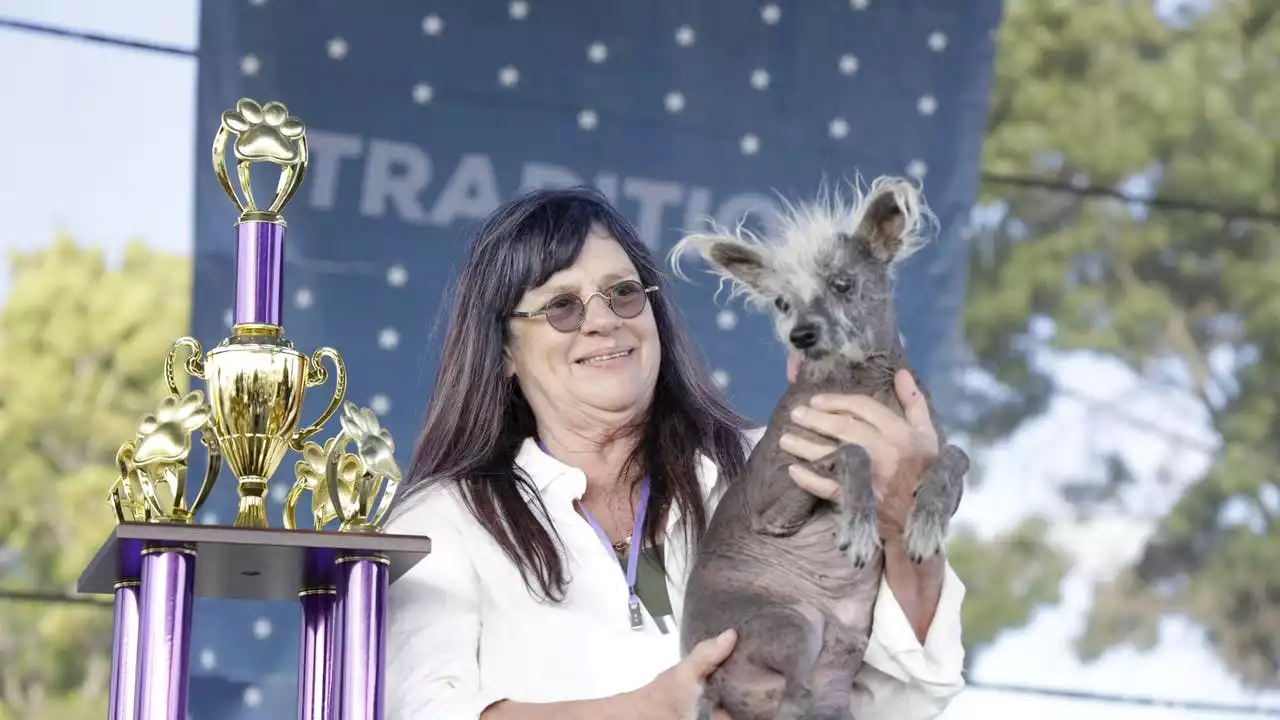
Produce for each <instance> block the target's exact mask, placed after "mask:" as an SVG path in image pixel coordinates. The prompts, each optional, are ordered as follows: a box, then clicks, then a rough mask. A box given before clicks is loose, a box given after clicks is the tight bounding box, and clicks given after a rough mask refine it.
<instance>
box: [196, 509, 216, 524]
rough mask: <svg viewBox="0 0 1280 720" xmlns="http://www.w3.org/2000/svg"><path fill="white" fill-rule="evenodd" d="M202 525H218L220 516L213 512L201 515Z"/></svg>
mask: <svg viewBox="0 0 1280 720" xmlns="http://www.w3.org/2000/svg"><path fill="white" fill-rule="evenodd" d="M200 524H201V525H217V524H218V514H217V513H215V512H213V511H212V510H208V511H205V512H202V513H200Z"/></svg>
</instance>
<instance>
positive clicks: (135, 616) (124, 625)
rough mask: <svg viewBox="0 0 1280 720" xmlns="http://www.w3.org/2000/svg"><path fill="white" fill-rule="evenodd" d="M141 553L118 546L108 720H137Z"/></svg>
mask: <svg viewBox="0 0 1280 720" xmlns="http://www.w3.org/2000/svg"><path fill="white" fill-rule="evenodd" d="M141 550H142V548H141V547H140V546H139V545H138V544H136V543H132V542H122V543H121V544H120V575H119V577H120V581H119V582H117V583H116V586H115V590H116V592H115V596H116V602H115V618H114V622H113V625H114V630H113V637H112V640H111V698H110V700H109V701H108V705H107V708H108V709H107V718H109V720H135V718H137V717H138V651H139V638H138V629H139V612H140V609H141V605H140V602H139V588H140V587H141V581H140V578H141V577H142V556H141V555H140V554H139V553H140V552H141Z"/></svg>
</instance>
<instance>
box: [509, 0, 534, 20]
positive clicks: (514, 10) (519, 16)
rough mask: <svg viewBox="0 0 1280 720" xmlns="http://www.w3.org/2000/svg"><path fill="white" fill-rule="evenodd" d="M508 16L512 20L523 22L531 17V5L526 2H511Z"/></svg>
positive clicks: (519, 0)
mask: <svg viewBox="0 0 1280 720" xmlns="http://www.w3.org/2000/svg"><path fill="white" fill-rule="evenodd" d="M507 14H508V15H510V16H511V19H512V20H523V19H525V18H527V17H529V3H528V2H527V1H526V0H511V4H510V5H508V6H507Z"/></svg>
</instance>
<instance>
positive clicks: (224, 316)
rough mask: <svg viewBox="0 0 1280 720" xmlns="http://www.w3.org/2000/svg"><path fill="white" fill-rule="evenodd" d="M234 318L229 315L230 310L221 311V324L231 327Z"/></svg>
mask: <svg viewBox="0 0 1280 720" xmlns="http://www.w3.org/2000/svg"><path fill="white" fill-rule="evenodd" d="M233 319H234V318H233V317H232V315H231V308H227V309H226V310H223V311H222V324H223V325H226V326H227V327H231V321H232V320H233Z"/></svg>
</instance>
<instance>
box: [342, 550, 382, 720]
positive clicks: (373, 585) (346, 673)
mask: <svg viewBox="0 0 1280 720" xmlns="http://www.w3.org/2000/svg"><path fill="white" fill-rule="evenodd" d="M387 565H388V561H387V558H386V557H383V556H381V555H353V556H348V557H343V558H340V559H339V560H338V594H339V595H338V608H339V609H338V613H339V615H338V617H339V620H338V622H339V623H340V626H341V628H342V634H341V641H340V643H339V658H340V661H339V662H340V663H341V664H340V666H339V667H340V670H339V677H340V679H339V682H338V693H337V695H338V715H337V720H383V713H384V708H383V705H384V703H383V696H384V694H385V693H384V689H383V678H384V677H385V669H386V663H387V658H386V654H387V646H386V637H387V577H388V576H387Z"/></svg>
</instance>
